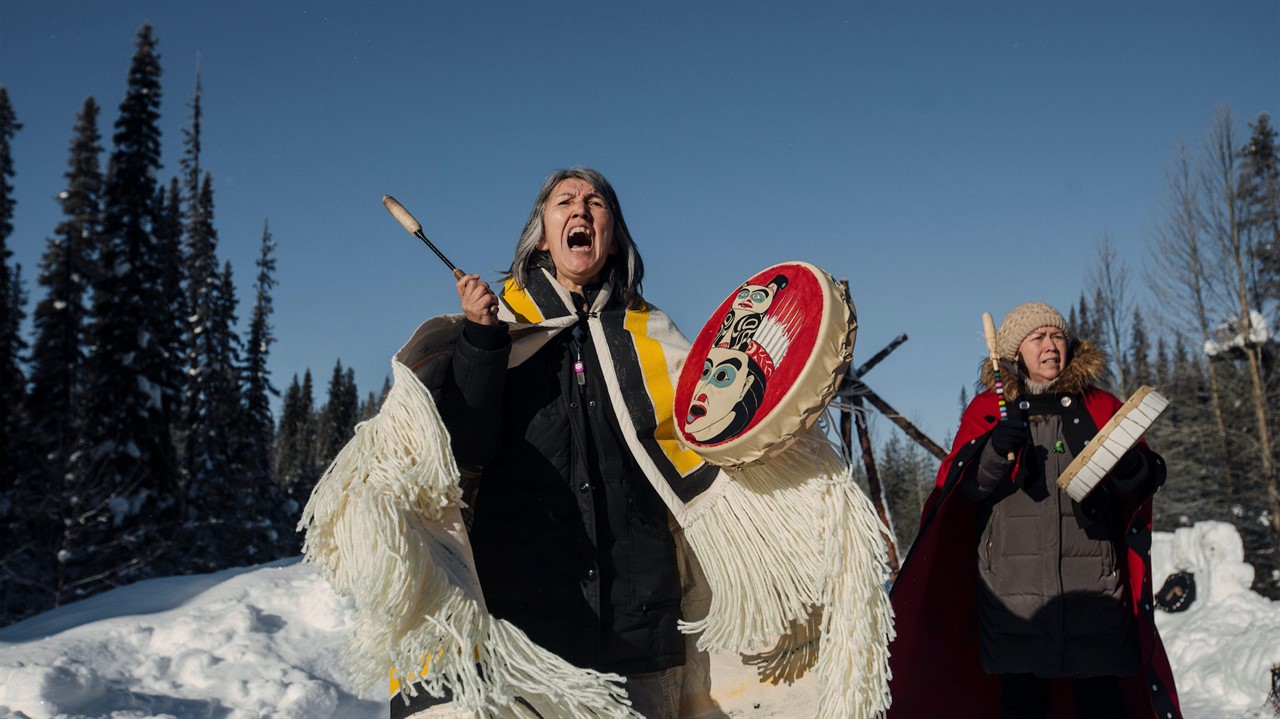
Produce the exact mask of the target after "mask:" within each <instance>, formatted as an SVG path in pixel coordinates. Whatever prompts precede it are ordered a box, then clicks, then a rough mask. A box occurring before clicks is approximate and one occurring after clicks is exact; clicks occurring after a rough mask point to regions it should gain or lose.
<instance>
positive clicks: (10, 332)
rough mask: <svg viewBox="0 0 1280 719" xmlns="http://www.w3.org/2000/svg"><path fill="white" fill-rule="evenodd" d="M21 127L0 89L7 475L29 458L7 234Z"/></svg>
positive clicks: (0, 325) (19, 471) (2, 411)
mask: <svg viewBox="0 0 1280 719" xmlns="http://www.w3.org/2000/svg"><path fill="white" fill-rule="evenodd" d="M20 129H22V124H21V123H19V122H18V118H17V115H16V114H15V112H14V109H13V104H12V103H11V102H10V101H9V92H8V90H7V89H6V88H4V87H3V86H0V435H3V436H2V437H0V467H5V468H6V474H9V473H11V472H12V473H14V474H15V475H25V474H28V473H29V472H30V469H31V468H30V467H29V466H27V462H28V461H29V457H28V456H26V452H25V451H23V450H22V448H21V444H22V441H23V438H24V437H26V436H27V433H26V432H24V431H22V430H23V429H24V427H23V419H22V416H23V407H24V405H25V401H26V378H25V377H24V376H23V373H22V365H21V362H22V355H23V352H24V351H25V350H26V343H25V342H24V340H23V339H22V321H23V319H24V318H25V313H24V311H23V304H24V302H23V296H22V283H21V281H20V278H19V274H20V273H21V269H20V268H19V267H18V266H17V265H14V264H12V261H13V251H12V250H10V249H9V236H10V235H11V234H13V211H14V205H15V204H16V202H15V201H14V199H13V185H12V184H11V183H10V178H12V177H13V176H14V167H13V153H12V151H11V149H10V141H11V140H12V139H13V136H14V134H15V133H17V131H18V130H20Z"/></svg>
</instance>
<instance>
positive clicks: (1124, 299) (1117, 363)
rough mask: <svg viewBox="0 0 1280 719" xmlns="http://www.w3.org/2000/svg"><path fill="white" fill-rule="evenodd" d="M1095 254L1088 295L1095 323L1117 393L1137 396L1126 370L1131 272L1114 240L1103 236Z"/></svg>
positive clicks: (1131, 305) (1128, 344)
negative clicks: (1096, 257) (1110, 367)
mask: <svg viewBox="0 0 1280 719" xmlns="http://www.w3.org/2000/svg"><path fill="white" fill-rule="evenodd" d="M1095 251H1096V252H1097V255H1098V261H1097V263H1096V264H1095V265H1094V266H1093V268H1092V269H1091V270H1090V271H1089V278H1088V283H1087V284H1088V291H1090V292H1091V294H1092V295H1093V313H1094V321H1095V322H1097V325H1098V330H1099V337H1098V339H1099V340H1100V341H1101V343H1102V347H1103V349H1104V350H1106V352H1107V355H1108V356H1109V358H1110V362H1111V366H1112V372H1113V374H1114V377H1115V384H1116V387H1115V388H1116V391H1117V392H1118V393H1119V394H1120V395H1121V397H1128V396H1129V395H1130V394H1132V393H1133V391H1134V390H1135V389H1137V387H1136V386H1133V378H1132V377H1130V376H1129V375H1130V372H1129V371H1128V368H1127V367H1126V366H1125V364H1126V362H1125V358H1126V357H1128V355H1129V350H1130V341H1129V338H1130V328H1129V319H1130V317H1132V314H1133V302H1132V300H1131V299H1130V297H1129V270H1128V267H1127V266H1126V265H1125V263H1124V260H1122V259H1120V257H1119V256H1118V255H1117V254H1116V248H1115V246H1114V245H1113V244H1112V243H1111V236H1110V235H1107V234H1105V233H1104V234H1103V235H1102V241H1101V242H1099V243H1098V245H1097V247H1096V248H1095Z"/></svg>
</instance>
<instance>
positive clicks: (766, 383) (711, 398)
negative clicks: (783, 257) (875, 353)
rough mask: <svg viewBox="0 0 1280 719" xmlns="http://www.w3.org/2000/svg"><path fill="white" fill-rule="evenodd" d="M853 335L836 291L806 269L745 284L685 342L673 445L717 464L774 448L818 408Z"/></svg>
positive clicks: (844, 296) (777, 269)
mask: <svg viewBox="0 0 1280 719" xmlns="http://www.w3.org/2000/svg"><path fill="white" fill-rule="evenodd" d="M856 327H857V321H856V318H855V315H854V310H853V303H852V302H851V301H850V300H849V297H848V293H847V291H846V290H845V288H844V287H843V286H841V285H840V284H839V283H837V282H835V280H834V279H832V277H831V276H830V275H828V274H826V273H825V272H823V271H821V270H819V269H818V268H816V267H814V266H813V265H810V264H807V263H804V262H788V263H784V264H780V265H775V266H773V267H770V268H767V269H765V270H762V271H761V272H759V273H757V274H756V275H755V276H753V277H751V278H749V279H748V280H747V281H746V282H744V283H742V284H741V285H740V286H739V287H738V288H736V289H735V290H734V291H733V292H732V293H731V294H730V295H729V297H728V298H726V299H725V300H724V302H722V303H721V304H720V307H719V308H717V310H716V311H715V313H713V314H712V316H711V318H710V319H709V320H708V321H707V324H706V325H705V326H704V327H703V328H702V331H701V332H700V333H699V334H698V336H697V338H696V339H695V340H694V342H693V347H692V349H691V350H690V352H689V357H688V359H687V360H686V361H685V365H684V369H683V370H682V371H681V373H680V380H679V382H678V383H677V385H676V394H675V418H676V427H677V431H678V435H679V438H680V439H681V441H683V442H684V443H685V444H686V445H688V446H689V447H690V448H692V449H693V450H694V451H695V452H697V453H698V454H699V455H701V456H702V457H703V459H706V460H707V461H709V462H713V463H716V464H721V465H724V466H737V465H741V464H746V463H750V462H753V461H759V460H761V459H762V458H763V457H764V456H766V455H768V454H771V453H772V452H774V451H779V450H781V449H782V448H784V447H785V445H786V444H787V443H788V442H789V440H790V439H791V438H792V437H793V436H794V435H795V434H796V433H797V432H799V431H800V430H802V429H805V428H807V427H809V426H810V425H812V424H813V422H814V421H816V419H817V417H818V415H819V414H820V413H821V410H823V409H825V408H826V405H827V403H828V402H829V401H830V399H831V396H832V394H833V392H834V389H835V386H836V385H837V384H838V383H839V380H840V378H841V377H842V376H843V374H844V370H845V369H846V368H847V367H848V365H849V362H850V361H851V359H852V353H853V340H854V335H855V329H856Z"/></svg>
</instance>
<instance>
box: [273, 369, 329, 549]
mask: <svg viewBox="0 0 1280 719" xmlns="http://www.w3.org/2000/svg"><path fill="white" fill-rule="evenodd" d="M313 397H314V395H313V391H312V384H311V370H309V369H308V370H306V372H304V373H303V379H302V381H301V382H299V381H298V376H297V375H294V376H293V380H292V381H291V382H290V383H289V386H288V388H286V389H285V392H284V400H283V402H282V404H281V407H280V429H279V431H277V432H276V444H275V478H276V483H277V484H278V485H279V488H280V492H281V494H282V495H283V496H284V498H285V502H286V514H287V515H288V516H289V517H291V518H292V520H293V524H295V525H296V523H297V520H298V518H299V516H300V515H301V513H302V508H303V507H304V506H305V505H306V503H307V499H308V498H309V497H310V495H311V489H312V488H313V487H314V486H315V484H316V480H317V479H319V477H320V473H319V469H318V468H317V466H316V425H317V418H316V413H315V409H314V407H315V400H314V398H313ZM284 541H285V542H286V544H289V552H290V553H296V552H297V551H298V550H299V549H301V547H302V544H301V542H300V541H299V538H298V536H297V535H296V534H294V535H292V537H286V538H284Z"/></svg>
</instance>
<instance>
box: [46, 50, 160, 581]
mask: <svg viewBox="0 0 1280 719" xmlns="http://www.w3.org/2000/svg"><path fill="white" fill-rule="evenodd" d="M135 46H136V48H137V50H136V52H135V53H134V56H133V60H132V63H131V65H130V68H129V77H128V86H127V89H126V91H125V98H124V100H123V101H122V102H121V104H120V114H119V116H118V118H117V120H116V123H115V132H114V134H113V136H112V142H113V150H112V153H111V156H110V159H109V160H108V164H107V172H106V178H105V183H104V189H103V221H102V237H101V245H100V247H99V252H98V253H97V258H98V267H97V268H96V270H95V272H94V273H93V280H92V285H93V288H92V300H93V304H92V309H91V311H90V319H89V323H88V331H87V337H88V344H89V347H88V356H87V358H86V361H85V375H84V390H85V391H84V398H85V401H84V402H83V404H82V407H83V409H84V414H83V415H82V416H81V419H80V426H81V428H82V431H81V437H80V440H79V442H78V445H77V451H76V456H75V461H74V462H73V464H74V469H73V472H72V474H73V482H74V483H75V496H76V497H77V498H78V501H77V505H76V508H75V513H76V517H77V518H76V519H75V520H74V521H76V522H78V523H79V524H80V525H81V526H82V527H83V528H84V531H83V532H81V533H80V534H79V536H78V537H77V541H76V542H75V544H74V546H71V547H68V548H67V550H66V553H65V554H64V558H65V565H66V569H67V572H68V582H69V585H70V586H75V587H76V590H77V591H78V592H79V593H82V594H84V595H88V594H92V593H95V592H97V591H100V590H103V589H107V588H110V587H113V586H118V585H120V584H124V583H128V582H131V581H135V580H137V579H141V578H144V577H147V576H151V575H154V574H157V573H162V572H164V571H166V568H165V567H162V566H160V565H158V564H157V563H156V560H157V558H159V557H161V556H162V555H164V554H165V553H166V552H167V551H169V549H170V543H171V541H172V538H173V532H174V528H175V525H176V520H177V516H176V514H177V513H176V509H177V502H176V493H177V487H176V486H175V482H174V479H175V471H174V456H173V448H172V444H171V441H170V437H169V417H168V416H167V410H166V406H165V402H164V396H165V393H166V391H167V390H168V389H169V388H167V387H165V386H164V385H163V384H162V382H163V381H164V379H163V378H165V377H167V376H169V373H170V372H171V369H172V366H173V364H174V363H176V362H177V361H178V358H176V357H173V356H171V355H170V353H169V348H168V347H166V346H165V345H164V343H163V342H162V341H160V340H159V338H160V337H162V336H163V334H164V333H163V328H162V325H163V323H164V322H166V321H167V320H168V318H167V317H166V313H165V312H164V311H163V310H164V308H167V307H169V304H168V301H167V300H168V298H166V297H163V296H162V290H161V285H160V283H159V281H158V278H160V277H161V276H162V275H163V272H164V270H165V268H164V267H161V266H160V264H159V263H161V262H163V261H164V259H165V258H163V257H162V256H160V254H159V253H158V252H157V248H156V241H155V237H154V235H153V234H152V230H153V225H154V222H155V209H156V208H155V198H156V196H157V192H156V180H155V177H156V174H157V171H158V170H159V168H160V166H161V165H160V128H159V125H158V122H159V117H160V96H161V92H160V64H159V55H158V53H157V52H156V42H155V40H154V38H153V37H152V31H151V26H150V25H144V26H143V27H142V28H141V29H140V30H139V31H138V35H137V38H136V41H135Z"/></svg>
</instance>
